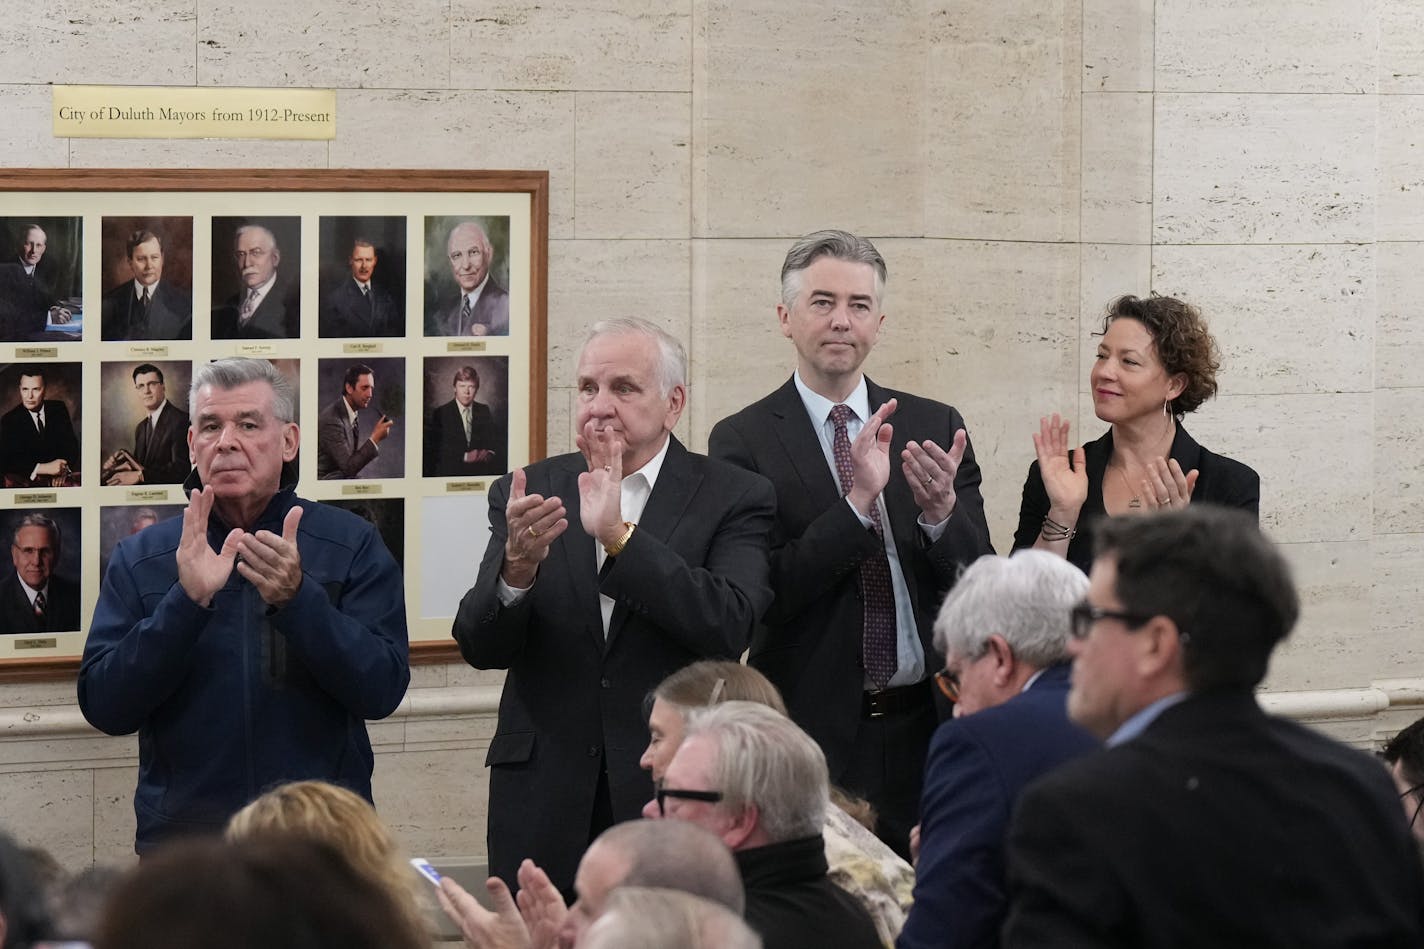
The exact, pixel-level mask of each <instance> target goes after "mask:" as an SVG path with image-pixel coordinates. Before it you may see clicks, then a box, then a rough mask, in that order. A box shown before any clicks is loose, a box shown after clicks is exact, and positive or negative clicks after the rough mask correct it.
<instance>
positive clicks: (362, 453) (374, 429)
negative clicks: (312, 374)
mask: <svg viewBox="0 0 1424 949" xmlns="http://www.w3.org/2000/svg"><path fill="white" fill-rule="evenodd" d="M375 393H376V374H375V372H373V371H372V369H371V367H370V366H367V365H365V364H363V363H355V364H354V365H351V366H348V367H347V368H346V376H345V378H344V379H343V380H342V383H341V398H339V399H337V400H336V401H335V402H333V403H331V405H328V406H327V407H326V408H324V409H322V410H321V415H320V416H318V417H317V441H316V451H317V454H316V476H317V477H318V478H320V479H322V480H323V481H329V480H334V479H337V478H359V477H360V476H361V469H362V468H364V467H366V466H367V465H369V464H370V463H371V462H372V461H373V460H375V457H376V456H377V455H379V454H380V453H381V447H380V446H381V442H383V441H385V440H386V436H387V435H389V434H390V433H391V426H392V425H394V424H395V422H394V421H393V420H391V419H390V418H388V417H387V416H385V415H382V416H381V417H380V418H379V419H377V421H376V424H375V425H373V426H371V434H370V435H369V436H367V437H365V438H363V437H361V427H360V413H361V410H362V409H364V408H366V407H367V406H369V405H370V404H371V397H372V396H373V395H375Z"/></svg>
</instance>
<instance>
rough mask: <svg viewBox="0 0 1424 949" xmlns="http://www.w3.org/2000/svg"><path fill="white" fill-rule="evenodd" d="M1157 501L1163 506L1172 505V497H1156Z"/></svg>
mask: <svg viewBox="0 0 1424 949" xmlns="http://www.w3.org/2000/svg"><path fill="white" fill-rule="evenodd" d="M1157 503H1158V504H1160V505H1162V506H1163V507H1171V506H1172V499H1171V498H1158V499H1157Z"/></svg>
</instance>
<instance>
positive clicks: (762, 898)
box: [647, 702, 881, 949]
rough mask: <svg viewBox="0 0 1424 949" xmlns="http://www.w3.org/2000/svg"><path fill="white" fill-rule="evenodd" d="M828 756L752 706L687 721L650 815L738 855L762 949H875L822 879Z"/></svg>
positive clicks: (866, 930) (865, 918)
mask: <svg viewBox="0 0 1424 949" xmlns="http://www.w3.org/2000/svg"><path fill="white" fill-rule="evenodd" d="M828 801H829V778H828V777H827V772H826V756H825V755H824V754H823V753H822V752H821V749H820V747H819V746H818V745H817V744H816V742H815V741H813V740H812V739H811V736H810V735H807V734H806V733H805V732H804V731H802V730H801V729H800V727H798V726H797V725H796V723H794V722H792V721H791V719H789V718H787V717H786V716H785V715H782V714H781V713H780V712H777V711H775V710H774V709H771V708H768V707H767V706H765V705H759V704H757V703H755V702H723V703H722V704H720V705H714V706H712V707H711V708H708V709H705V710H699V711H697V712H694V713H693V714H691V715H689V716H688V722H687V736H686V737H685V738H684V739H683V741H682V744H681V745H680V746H679V747H678V749H677V754H676V755H674V756H673V759H672V761H671V762H669V763H668V767H667V771H666V772H665V774H664V775H663V781H662V783H661V784H660V785H659V786H658V789H657V797H656V803H655V805H652V807H653V813H652V814H648V815H647V816H661V817H675V818H678V819H679V820H684V821H687V822H689V823H692V824H696V825H698V826H699V827H703V828H706V829H707V830H710V831H712V833H714V834H716V835H717V836H718V837H720V838H722V842H723V843H725V844H726V845H727V846H728V847H730V848H731V850H732V856H733V857H735V858H736V861H737V866H738V868H740V869H741V871H742V883H743V885H744V886H745V887H746V891H747V908H746V918H747V922H748V923H749V924H750V925H751V927H752V929H754V930H756V931H757V932H758V933H759V934H760V935H761V938H762V940H763V941H764V942H765V944H766V949H802V947H804V949H821V947H824V946H836V947H838V949H872V947H875V946H879V945H880V944H881V943H880V937H879V936H878V935H877V934H876V930H875V924H874V923H873V922H872V921H871V919H870V915H869V914H868V913H867V912H866V911H865V908H864V907H862V906H861V905H860V904H859V903H858V902H856V900H855V898H854V897H853V896H851V895H849V894H848V893H846V892H845V891H844V890H842V889H840V888H839V887H838V886H836V885H835V884H834V883H832V882H831V880H830V878H829V877H827V876H826V853H825V843H824V841H823V840H822V838H821V827H822V826H823V825H824V824H825V820H826V807H827V805H828Z"/></svg>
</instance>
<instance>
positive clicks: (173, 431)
mask: <svg viewBox="0 0 1424 949" xmlns="http://www.w3.org/2000/svg"><path fill="white" fill-rule="evenodd" d="M188 426H189V421H188V413H187V412H184V411H183V410H182V409H180V408H178V406H176V405H174V404H173V403H172V402H164V403H163V411H162V412H161V413H159V416H158V428H157V429H156V430H153V431H152V432H151V433H150V430H149V425H148V418H147V416H145V417H144V418H143V420H142V421H140V422H139V423H138V424H137V425H135V426H134V460H136V461H137V462H138V463H139V464H141V465H143V483H144V484H182V483H183V480H184V479H185V478H187V477H188V472H190V471H192V470H193V465H192V463H191V462H190V461H189V460H188Z"/></svg>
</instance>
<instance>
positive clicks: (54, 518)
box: [0, 169, 549, 681]
mask: <svg viewBox="0 0 1424 949" xmlns="http://www.w3.org/2000/svg"><path fill="white" fill-rule="evenodd" d="M548 204H549V180H548V173H547V172H544V171H527V172H526V171H513V172H506V171H499V172H483V171H430V170H423V171H372V172H367V171H349V170H347V171H330V170H311V171H300V170H299V171H286V170H240V171H228V170H206V169H205V170H189V169H180V170H172V171H134V170H85V169H62V170H53V171H51V170H34V169H31V170H10V171H0V477H3V485H0V531H3V536H4V540H5V545H6V547H7V548H8V550H9V556H8V557H5V558H0V681H4V680H14V679H24V678H44V677H53V676H63V675H72V674H73V672H74V671H75V670H76V669H77V668H78V664H79V659H80V657H81V655H82V654H83V650H84V642H85V637H86V635H87V626H88V623H89V620H90V617H91V616H92V614H93V610H94V604H95V602H96V601H97V600H98V597H99V592H100V590H101V588H102V585H103V582H104V574H105V571H106V570H107V569H108V567H109V562H110V558H111V554H112V552H113V550H114V547H115V546H116V545H117V544H119V543H120V542H121V541H122V540H123V538H124V537H127V536H128V535H130V534H133V533H136V532H138V531H141V530H144V529H146V528H147V527H149V526H150V525H152V524H155V523H157V522H159V521H163V520H166V519H168V518H172V517H178V516H181V515H182V511H183V508H184V506H185V504H186V498H185V497H184V491H183V487H182V485H183V483H184V481H185V480H186V479H187V478H188V477H189V474H190V472H191V471H192V462H191V457H190V454H189V449H188V427H189V410H190V406H189V387H190V384H191V381H192V379H193V375H194V370H195V368H196V367H197V366H199V365H201V364H202V363H203V362H205V361H208V360H212V359H218V358H222V357H226V356H251V357H260V358H264V359H268V360H270V361H271V362H272V363H273V364H274V365H275V366H276V367H277V369H278V370H279V371H281V372H282V373H283V374H284V375H286V376H287V377H288V378H289V379H290V380H291V381H292V382H293V383H295V387H296V391H297V393H298V399H297V422H298V425H299V426H300V431H301V435H300V442H299V450H298V454H297V460H296V467H297V471H298V481H297V493H298V494H300V495H301V496H302V497H305V498H308V499H311V500H315V501H322V502H325V503H330V504H333V505H336V506H338V507H342V508H345V509H346V510H348V511H351V512H352V513H354V514H356V515H357V516H360V517H364V518H366V519H367V520H368V521H370V522H371V523H372V524H373V525H375V526H376V528H377V530H378V532H379V533H380V535H381V537H382V539H383V540H384V541H385V544H386V546H387V547H388V548H389V549H390V551H391V553H392V554H393V556H394V557H395V558H396V560H397V562H398V563H399V564H401V566H402V569H403V571H404V575H405V584H406V609H407V619H408V625H409V629H410V639H411V658H412V661H417V662H419V661H443V660H447V659H454V658H457V657H458V652H457V650H456V649H455V646H454V643H453V641H452V640H451V638H450V623H451V619H452V617H453V615H454V612H455V608H456V606H457V605H458V603H459V600H460V597H461V596H462V595H463V594H464V592H465V590H467V589H468V588H469V587H470V586H471V585H472V584H473V582H474V579H475V574H476V572H477V570H478V567H479V561H480V557H481V555H482V554H483V552H484V548H485V546H486V543H487V541H488V536H489V528H488V519H487V513H486V506H487V505H486V492H487V490H488V488H489V487H490V485H491V484H492V483H493V482H494V480H495V479H497V478H498V477H500V476H501V475H503V474H504V473H506V472H508V471H510V470H511V469H512V468H514V467H518V466H522V465H525V464H528V463H529V462H531V461H535V460H537V459H539V458H541V457H542V456H543V454H544V445H545V418H546V405H545V402H546V380H545V354H546V350H547V341H546V326H547V321H546V305H547V295H548V293H547V289H548V276H547V261H548Z"/></svg>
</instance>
